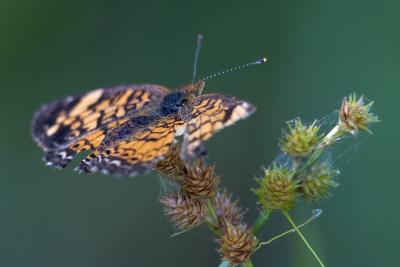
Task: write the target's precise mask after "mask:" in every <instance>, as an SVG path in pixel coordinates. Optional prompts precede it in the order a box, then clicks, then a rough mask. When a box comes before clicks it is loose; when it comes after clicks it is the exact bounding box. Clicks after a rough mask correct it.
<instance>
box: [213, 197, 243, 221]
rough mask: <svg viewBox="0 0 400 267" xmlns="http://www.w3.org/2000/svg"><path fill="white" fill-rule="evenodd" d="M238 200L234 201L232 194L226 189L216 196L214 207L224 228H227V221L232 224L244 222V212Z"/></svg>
mask: <svg viewBox="0 0 400 267" xmlns="http://www.w3.org/2000/svg"><path fill="white" fill-rule="evenodd" d="M238 202H239V201H238V200H235V201H232V195H230V194H228V193H227V192H226V191H225V190H224V191H223V192H222V193H217V195H216V196H215V198H214V208H215V212H216V213H217V217H218V220H219V224H220V225H221V227H222V228H226V224H227V223H229V224H231V225H239V224H241V223H242V221H243V214H244V212H243V211H242V209H241V208H240V207H239V205H238Z"/></svg>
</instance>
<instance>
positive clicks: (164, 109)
mask: <svg viewBox="0 0 400 267" xmlns="http://www.w3.org/2000/svg"><path fill="white" fill-rule="evenodd" d="M187 102H188V95H187V94H186V93H184V92H182V91H176V92H172V93H169V94H168V95H166V96H165V97H164V98H163V100H162V101H161V105H160V108H159V110H158V113H159V114H160V115H161V116H169V115H171V114H173V113H177V112H178V111H179V110H180V109H181V108H182V107H183V106H184V105H185V104H186V103H187Z"/></svg>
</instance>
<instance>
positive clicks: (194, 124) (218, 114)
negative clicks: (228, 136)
mask: <svg viewBox="0 0 400 267" xmlns="http://www.w3.org/2000/svg"><path fill="white" fill-rule="evenodd" d="M255 110H256V108H255V107H254V106H253V105H251V104H249V103H247V102H245V101H242V100H239V99H237V98H235V97H233V96H229V95H226V94H206V95H202V96H199V97H196V98H195V100H194V102H193V104H192V106H191V108H190V109H189V112H188V115H187V125H186V132H185V136H184V141H183V147H182V151H181V154H182V157H183V158H184V159H186V160H188V159H191V158H193V157H197V156H202V155H204V154H205V153H206V151H205V149H204V147H203V145H202V141H205V140H207V139H209V138H210V137H211V136H213V135H214V134H215V133H216V132H218V131H219V130H221V129H223V128H224V127H227V126H230V125H232V124H234V123H235V122H236V121H238V120H240V119H244V118H246V117H248V116H249V115H251V114H252V113H253V112H254V111H255Z"/></svg>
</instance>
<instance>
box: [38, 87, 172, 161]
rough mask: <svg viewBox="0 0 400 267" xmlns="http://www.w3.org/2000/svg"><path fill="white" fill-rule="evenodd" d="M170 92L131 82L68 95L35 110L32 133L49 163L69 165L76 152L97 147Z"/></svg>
mask: <svg viewBox="0 0 400 267" xmlns="http://www.w3.org/2000/svg"><path fill="white" fill-rule="evenodd" d="M168 92H169V90H168V89H167V88H165V87H162V86H158V85H131V86H120V87H114V88H108V89H97V90H94V91H91V92H88V93H86V94H84V95H81V96H75V97H74V96H71V97H67V98H65V99H62V100H60V101H55V102H53V103H50V104H48V105H46V106H44V107H42V108H41V109H40V110H39V111H38V112H37V113H36V114H35V116H34V120H33V129H32V135H33V137H34V139H35V141H36V142H37V143H38V144H39V146H40V147H42V149H43V150H44V151H45V152H46V155H45V157H44V160H45V161H46V163H47V164H48V165H53V166H55V167H65V166H66V165H67V164H68V162H69V161H70V160H71V159H72V157H73V156H74V155H75V154H76V153H79V152H82V151H84V150H89V149H94V148H96V147H97V146H98V145H99V144H100V143H101V142H102V140H103V139H104V137H105V136H106V135H107V133H108V132H109V131H110V130H111V129H113V128H114V127H117V126H119V125H121V124H122V123H124V122H125V121H127V120H128V118H129V117H130V116H132V115H133V114H135V113H137V112H138V111H141V110H144V109H146V108H147V107H150V106H153V105H154V106H157V105H159V102H160V101H161V99H162V98H163V96H165V95H166V94H168Z"/></svg>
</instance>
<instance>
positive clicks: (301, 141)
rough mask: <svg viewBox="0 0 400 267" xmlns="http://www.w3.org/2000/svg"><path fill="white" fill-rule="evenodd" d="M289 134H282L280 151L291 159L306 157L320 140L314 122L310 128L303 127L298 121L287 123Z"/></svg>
mask: <svg viewBox="0 0 400 267" xmlns="http://www.w3.org/2000/svg"><path fill="white" fill-rule="evenodd" d="M288 127H289V133H287V132H284V136H283V138H282V140H281V141H280V145H281V149H282V150H283V151H285V152H286V153H288V154H289V155H290V156H292V157H299V158H303V157H307V156H308V155H309V154H310V153H311V152H312V151H313V150H314V148H315V146H316V145H317V143H318V140H319V139H320V138H319V136H318V130H319V126H317V125H316V121H314V123H313V124H311V125H310V126H306V125H303V123H302V122H301V120H300V119H296V120H294V121H292V122H289V123H288Z"/></svg>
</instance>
